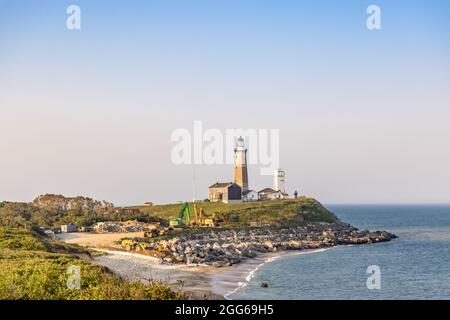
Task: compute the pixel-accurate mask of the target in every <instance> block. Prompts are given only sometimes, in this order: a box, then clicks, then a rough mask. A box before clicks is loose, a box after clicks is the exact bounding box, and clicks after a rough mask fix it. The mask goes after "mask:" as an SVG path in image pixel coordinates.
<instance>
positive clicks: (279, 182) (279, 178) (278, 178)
mask: <svg viewBox="0 0 450 320" xmlns="http://www.w3.org/2000/svg"><path fill="white" fill-rule="evenodd" d="M285 177H286V173H285V172H284V170H283V169H277V170H275V173H274V176H273V189H274V190H275V191H281V193H285V192H286V191H285V186H284V184H285Z"/></svg>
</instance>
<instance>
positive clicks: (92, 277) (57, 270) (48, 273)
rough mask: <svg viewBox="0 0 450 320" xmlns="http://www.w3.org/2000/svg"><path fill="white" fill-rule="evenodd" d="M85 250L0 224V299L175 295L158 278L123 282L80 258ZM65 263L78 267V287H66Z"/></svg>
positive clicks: (143, 297)
mask: <svg viewBox="0 0 450 320" xmlns="http://www.w3.org/2000/svg"><path fill="white" fill-rule="evenodd" d="M80 255H86V256H88V255H89V252H87V251H86V250H84V249H82V248H79V247H75V246H73V247H67V246H65V245H64V244H62V243H59V242H53V241H51V240H48V239H46V238H44V237H42V236H40V235H38V234H36V233H34V232H32V231H28V230H24V229H12V228H0V299H59V300H61V299H83V300H84V299H89V300H90V299H106V300H115V299H126V300H127V299H140V300H141V299H143V300H146V299H178V298H182V296H181V295H180V294H178V293H174V292H173V291H171V290H170V289H169V288H168V287H167V286H165V285H162V284H160V283H158V282H153V283H151V284H149V285H145V284H143V283H141V282H126V281H124V280H122V279H121V278H119V277H117V276H114V275H113V274H111V273H110V272H109V271H108V270H107V269H106V268H104V267H101V266H98V265H95V264H92V263H90V262H89V261H86V260H83V259H80V258H79V256H80ZM69 266H79V267H80V270H81V282H80V285H81V286H80V289H70V288H68V286H67V281H68V278H69V276H70V275H68V274H67V268H68V267H69Z"/></svg>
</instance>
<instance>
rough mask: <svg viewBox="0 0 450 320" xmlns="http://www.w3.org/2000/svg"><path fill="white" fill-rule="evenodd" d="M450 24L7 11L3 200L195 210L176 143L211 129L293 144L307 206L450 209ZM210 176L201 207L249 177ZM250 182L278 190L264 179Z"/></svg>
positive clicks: (314, 6)
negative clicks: (183, 205)
mask: <svg viewBox="0 0 450 320" xmlns="http://www.w3.org/2000/svg"><path fill="white" fill-rule="evenodd" d="M71 4H76V5H78V6H79V7H80V9H81V30H68V29H67V27H66V20H67V18H68V17H69V15H68V14H67V13H66V8H67V7H68V6H69V5H71ZM372 4H376V5H378V6H379V7H380V8H381V26H382V28H381V30H372V31H371V30H368V29H367V27H366V20H367V17H368V15H367V13H366V9H367V7H368V6H369V5H372ZM449 17H450V3H449V2H448V1H446V0H442V1H438V0H432V1H425V0H421V1H419V0H397V1H387V0H371V1H365V0H358V1H357V0H346V1H337V0H335V1H332V0H315V1H312V0H311V1H306V0H304V1H297V0H296V1H288V0H282V1H279V0H277V1H276V0H259V1H257V0H239V1H237V0H217V1H207V0H164V1H163V0H152V1H124V0H117V1H100V0H97V1H81V0H80V1H79V0H71V1H61V0H51V1H50V0H48V1H31V0H29V1H26V0H14V1H12V0H6V1H5V0H0V201H1V200H10V201H31V200H32V199H34V198H35V197H37V196H38V195H40V194H45V193H56V194H63V195H66V196H75V195H84V196H89V197H92V198H95V199H101V200H108V201H112V202H113V203H115V204H116V205H132V204H141V203H143V202H145V201H153V202H155V203H168V202H175V201H183V200H191V199H192V193H193V171H194V169H193V166H192V165H175V164H174V163H173V161H172V160H171V150H172V149H173V147H174V145H175V144H174V142H173V141H171V134H172V133H173V131H174V130H176V129H179V128H186V129H188V130H190V131H192V130H193V126H194V121H202V122H203V124H204V126H205V127H206V128H217V129H219V130H222V131H224V130H226V129H236V128H243V129H249V128H254V129H263V130H265V129H279V132H280V166H281V167H282V168H283V169H284V170H285V171H286V186H287V191H288V192H289V193H291V194H292V193H293V191H294V190H298V191H299V193H300V194H301V195H307V196H312V197H315V198H317V199H318V200H319V201H321V202H324V203H450V192H449V191H450V125H449V122H450V90H449V88H450V41H449V40H450V19H449ZM195 176H196V179H195V194H196V198H198V199H203V198H206V197H207V187H208V186H209V185H211V184H213V183H215V182H216V181H231V180H232V179H233V167H232V165H229V164H228V165H227V164H224V165H205V164H202V165H196V166H195ZM249 183H250V188H252V189H255V190H260V189H263V188H265V187H270V186H272V178H271V177H270V176H263V175H261V174H260V170H259V167H258V165H252V166H250V167H249Z"/></svg>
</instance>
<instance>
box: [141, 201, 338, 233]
mask: <svg viewBox="0 0 450 320" xmlns="http://www.w3.org/2000/svg"><path fill="white" fill-rule="evenodd" d="M181 205H182V204H169V205H158V206H151V207H149V206H138V207H133V208H134V209H140V210H141V211H142V212H143V213H144V214H145V215H146V216H150V217H155V218H159V219H162V220H165V221H169V220H171V219H176V218H177V217H178V211H179V210H180V208H181ZM196 205H197V207H198V208H200V207H201V208H203V210H204V214H205V216H206V217H210V218H218V219H219V220H220V221H221V226H222V227H226V228H245V227H252V226H256V227H257V226H262V225H268V224H269V225H271V226H278V227H286V226H295V225H306V224H310V223H319V222H335V221H337V218H336V216H335V215H334V214H333V213H331V212H330V211H328V210H327V209H326V208H325V207H323V206H322V205H321V204H320V203H319V202H318V201H316V200H315V199H312V198H299V199H295V200H294V199H287V200H273V201H258V202H243V203H237V204H225V203H222V202H199V203H196ZM189 206H190V208H191V218H193V217H195V215H194V213H193V212H194V210H193V209H194V206H193V203H189Z"/></svg>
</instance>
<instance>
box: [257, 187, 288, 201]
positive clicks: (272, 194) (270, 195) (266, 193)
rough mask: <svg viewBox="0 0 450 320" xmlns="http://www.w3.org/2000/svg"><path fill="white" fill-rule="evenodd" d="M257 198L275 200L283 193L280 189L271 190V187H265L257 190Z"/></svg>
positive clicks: (281, 196) (280, 197)
mask: <svg viewBox="0 0 450 320" xmlns="http://www.w3.org/2000/svg"><path fill="white" fill-rule="evenodd" d="M258 197H259V200H277V199H282V198H283V194H282V193H281V191H276V190H273V189H272V188H265V189H263V190H261V191H260V192H258Z"/></svg>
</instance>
